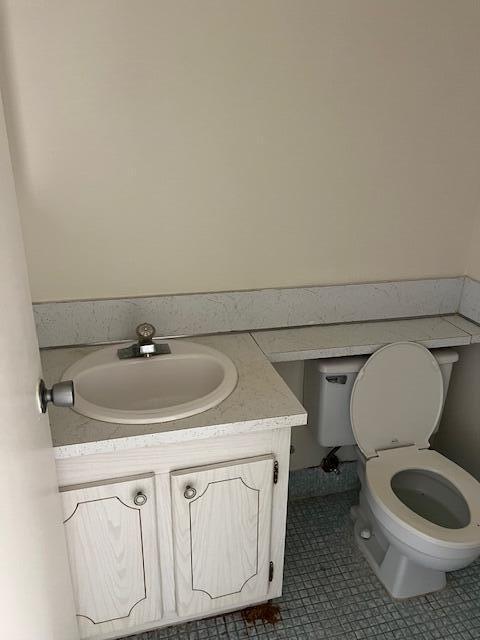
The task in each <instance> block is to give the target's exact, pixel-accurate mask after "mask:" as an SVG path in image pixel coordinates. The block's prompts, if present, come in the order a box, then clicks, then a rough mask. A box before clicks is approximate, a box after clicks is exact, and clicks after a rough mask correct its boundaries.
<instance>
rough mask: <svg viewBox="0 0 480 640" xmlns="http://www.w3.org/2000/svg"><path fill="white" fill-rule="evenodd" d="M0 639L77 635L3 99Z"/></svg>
mask: <svg viewBox="0 0 480 640" xmlns="http://www.w3.org/2000/svg"><path fill="white" fill-rule="evenodd" d="M0 194H1V198H0V221H1V233H0V296H1V299H2V311H1V313H0V353H1V354H2V355H1V358H0V411H1V413H0V416H1V417H0V481H1V486H2V487H3V495H2V503H1V519H0V599H1V605H0V611H1V618H2V620H1V632H0V634H1V637H2V638H8V639H9V640H74V639H75V638H78V631H77V623H76V618H75V611H74V605H73V593H72V586H71V582H70V572H69V569H68V560H67V550H66V544H65V537H64V532H63V525H62V511H61V504H60V497H59V495H58V484H57V476H56V473H55V461H54V458H53V449H52V441H51V436H50V429H49V424H48V418H47V416H46V415H42V414H41V413H40V410H39V407H38V401H37V394H36V388H37V383H38V380H39V377H40V371H41V367H40V357H39V354H38V343H37V336H36V333H35V326H34V322H33V315H32V307H31V299H30V291H29V288H28V278H27V270H26V265H25V255H24V248H23V242H22V235H21V231H20V222H19V216H18V210H17V203H16V198H15V188H14V183H13V175H12V167H11V164H10V157H9V152H8V142H7V135H6V130H5V121H4V118H3V110H2V102H1V96H0Z"/></svg>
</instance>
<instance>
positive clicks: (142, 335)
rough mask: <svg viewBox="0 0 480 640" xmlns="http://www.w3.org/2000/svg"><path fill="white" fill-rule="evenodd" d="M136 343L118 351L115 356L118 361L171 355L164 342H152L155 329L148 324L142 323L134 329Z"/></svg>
mask: <svg viewBox="0 0 480 640" xmlns="http://www.w3.org/2000/svg"><path fill="white" fill-rule="evenodd" d="M135 333H136V334H137V337H138V342H135V343H134V344H131V345H130V346H129V347H124V348H123V349H118V351H117V355H118V357H119V358H120V360H124V359H126V358H150V357H151V356H161V355H166V354H167V353H171V351H170V347H169V346H168V344H167V343H166V342H163V343H157V342H154V341H153V338H154V336H155V327H154V326H153V324H149V323H148V322H142V324H139V325H138V327H137V328H136V329H135Z"/></svg>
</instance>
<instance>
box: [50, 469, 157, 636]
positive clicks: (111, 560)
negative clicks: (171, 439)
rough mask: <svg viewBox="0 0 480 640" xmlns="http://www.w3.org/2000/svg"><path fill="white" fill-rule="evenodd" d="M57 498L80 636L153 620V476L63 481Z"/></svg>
mask: <svg viewBox="0 0 480 640" xmlns="http://www.w3.org/2000/svg"><path fill="white" fill-rule="evenodd" d="M62 498H63V509H64V517H65V521H64V526H65V534H66V538H67V545H68V554H69V560H70V568H71V572H72V580H73V588H74V595H75V603H76V612H77V619H78V624H79V628H80V636H81V637H82V638H90V637H93V636H95V635H100V634H103V633H111V632H115V631H122V630H125V632H127V631H128V628H129V627H132V626H134V625H138V624H142V623H145V622H149V621H153V620H159V619H160V618H161V615H162V611H161V594H160V576H159V563H158V553H157V514H156V507H155V479H154V477H153V476H152V475H150V476H147V477H145V476H141V477H135V478H128V479H124V480H123V481H122V480H116V481H113V482H111V483H107V484H101V485H94V484H93V483H92V484H90V485H83V486H80V487H78V486H77V487H73V488H68V487H67V488H66V489H63V490H62Z"/></svg>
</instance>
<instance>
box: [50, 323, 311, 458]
mask: <svg viewBox="0 0 480 640" xmlns="http://www.w3.org/2000/svg"><path fill="white" fill-rule="evenodd" d="M176 340H181V338H176ZM193 340H194V341H195V342H198V343H200V344H203V345H206V346H209V347H213V348H215V349H218V350H219V351H221V352H223V353H225V354H226V355H227V356H229V357H230V358H231V360H232V361H233V362H234V364H235V366H236V367H237V371H238V383H237V386H236V388H235V390H234V391H233V392H232V394H231V395H230V396H229V397H228V398H226V399H225V400H224V401H223V402H222V403H221V404H219V405H218V406H216V407H213V408H212V409H209V410H208V411H205V412H203V413H199V414H197V415H194V416H190V417H188V418H182V419H180V420H172V421H169V422H163V423H156V424H142V425H134V424H112V423H108V422H101V421H98V420H92V419H90V418H87V417H85V416H82V415H80V414H78V413H76V412H75V411H73V410H71V409H62V408H58V407H55V406H52V405H50V407H49V415H50V424H51V430H52V440H53V446H54V452H55V457H56V458H67V457H71V456H81V455H88V454H93V453H103V452H106V451H115V450H120V449H131V448H136V447H148V446H154V445H158V444H160V443H172V442H181V441H185V440H192V439H197V438H209V437H218V436H225V435H229V434H232V435H233V434H236V433H248V432H255V431H261V430H265V429H276V428H281V427H293V426H299V425H303V424H305V423H306V412H305V409H304V408H303V407H302V405H301V404H300V402H299V401H298V400H297V399H296V397H295V396H294V395H293V393H292V392H291V391H290V389H289V388H288V387H287V385H286V384H285V382H284V381H283V380H282V378H281V377H280V376H279V375H278V374H277V372H276V371H275V369H274V368H273V367H272V365H271V364H270V363H269V361H268V360H267V358H266V357H265V355H264V354H263V353H262V351H261V350H260V349H259V347H258V346H257V344H256V343H255V341H254V340H253V338H252V337H251V336H250V334H248V333H243V334H226V335H215V336H208V337H205V336H204V337H198V338H194V339H193ZM98 348H101V347H98V346H97V347H81V348H78V347H74V348H62V349H46V350H43V351H42V352H41V357H42V364H43V371H44V377H45V381H46V383H47V386H51V385H52V384H53V383H54V382H57V381H58V380H60V379H61V377H62V374H63V372H64V371H65V369H67V367H69V366H70V365H71V364H72V363H73V362H75V361H76V360H78V359H79V358H81V357H83V356H85V355H87V354H88V353H91V351H92V350H94V349H98Z"/></svg>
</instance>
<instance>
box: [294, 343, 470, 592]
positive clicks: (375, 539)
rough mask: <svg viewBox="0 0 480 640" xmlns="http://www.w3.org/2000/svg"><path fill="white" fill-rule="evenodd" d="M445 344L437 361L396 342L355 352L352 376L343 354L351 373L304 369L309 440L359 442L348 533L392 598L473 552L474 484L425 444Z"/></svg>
mask: <svg viewBox="0 0 480 640" xmlns="http://www.w3.org/2000/svg"><path fill="white" fill-rule="evenodd" d="M445 351H447V350H445ZM448 351H449V353H450V355H446V356H443V362H442V354H441V352H440V353H439V355H438V356H437V358H435V357H434V356H433V355H432V353H431V352H430V351H428V349H426V348H425V347H423V346H421V345H419V344H416V343H413V342H397V343H394V344H390V345H387V346H386V347H383V348H382V349H379V350H378V351H376V352H375V353H374V354H373V355H372V356H371V357H370V358H368V359H367V360H366V361H365V358H363V359H362V360H361V363H360V364H359V366H361V368H360V370H359V372H358V375H357V372H356V371H355V368H354V367H352V360H353V359H352V358H349V360H350V364H349V365H348V367H349V368H350V369H354V371H353V372H352V373H353V374H354V375H349V374H348V373H346V372H345V367H346V366H347V365H346V364H345V363H344V364H343V369H340V372H339V370H338V367H339V366H340V365H341V364H342V363H341V362H338V364H337V363H335V362H328V361H327V360H325V361H316V362H312V363H309V365H308V366H307V369H306V374H305V375H306V377H305V404H306V408H307V410H309V411H311V417H310V419H309V424H310V425H311V426H312V427H313V428H314V429H315V432H316V434H317V439H318V441H319V442H320V444H322V445H324V446H335V445H342V444H353V443H356V445H357V447H358V458H359V476H360V481H361V491H360V501H359V505H358V506H356V507H354V508H353V509H352V516H353V519H354V521H355V526H354V531H355V540H356V542H357V544H358V546H359V547H360V549H361V551H362V552H363V554H364V555H365V557H366V559H367V560H368V562H369V564H370V566H371V567H372V569H373V570H374V572H375V573H376V574H377V576H378V577H379V579H380V580H381V582H382V583H383V584H384V586H385V587H386V589H387V590H388V592H389V593H390V594H391V595H392V596H393V597H395V598H409V597H412V596H416V595H420V594H424V593H428V592H430V591H436V590H438V589H441V588H442V587H444V586H445V572H446V571H452V570H454V569H460V568H461V567H465V566H466V565H468V564H469V563H470V562H472V561H473V560H474V559H475V558H476V557H477V556H478V555H479V554H480V483H479V482H477V481H476V480H475V479H474V478H473V477H472V476H471V475H470V474H468V473H467V472H466V471H464V470H463V469H462V468H460V467H459V466H458V465H456V464H454V463H453V462H451V461H450V460H448V459H447V458H445V457H443V456H442V455H440V454H439V453H437V452H436V451H432V450H431V449H429V448H428V447H429V438H430V436H431V435H432V434H433V433H434V431H435V430H436V428H437V427H438V423H439V420H440V417H441V414H442V410H443V401H444V395H445V394H446V389H447V388H448V382H449V378H450V371H451V367H452V363H453V362H454V361H455V360H456V359H457V358H458V356H456V354H455V352H451V351H450V350H448ZM452 354H455V355H454V356H453V355H452ZM437 359H438V360H439V361H440V362H441V363H442V364H440V366H439V363H438V362H437ZM335 360H337V361H340V360H341V359H338V358H337V359H335ZM362 365H363V366H362ZM335 367H336V370H335ZM441 368H442V369H443V371H441ZM442 374H443V375H442ZM348 405H349V407H350V420H349V421H348V424H346V419H345V417H346V411H347V408H346V407H348ZM335 423H337V424H335ZM336 427H337V428H336ZM336 432H337V433H338V440H337V441H336V442H334V440H335V433H336Z"/></svg>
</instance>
